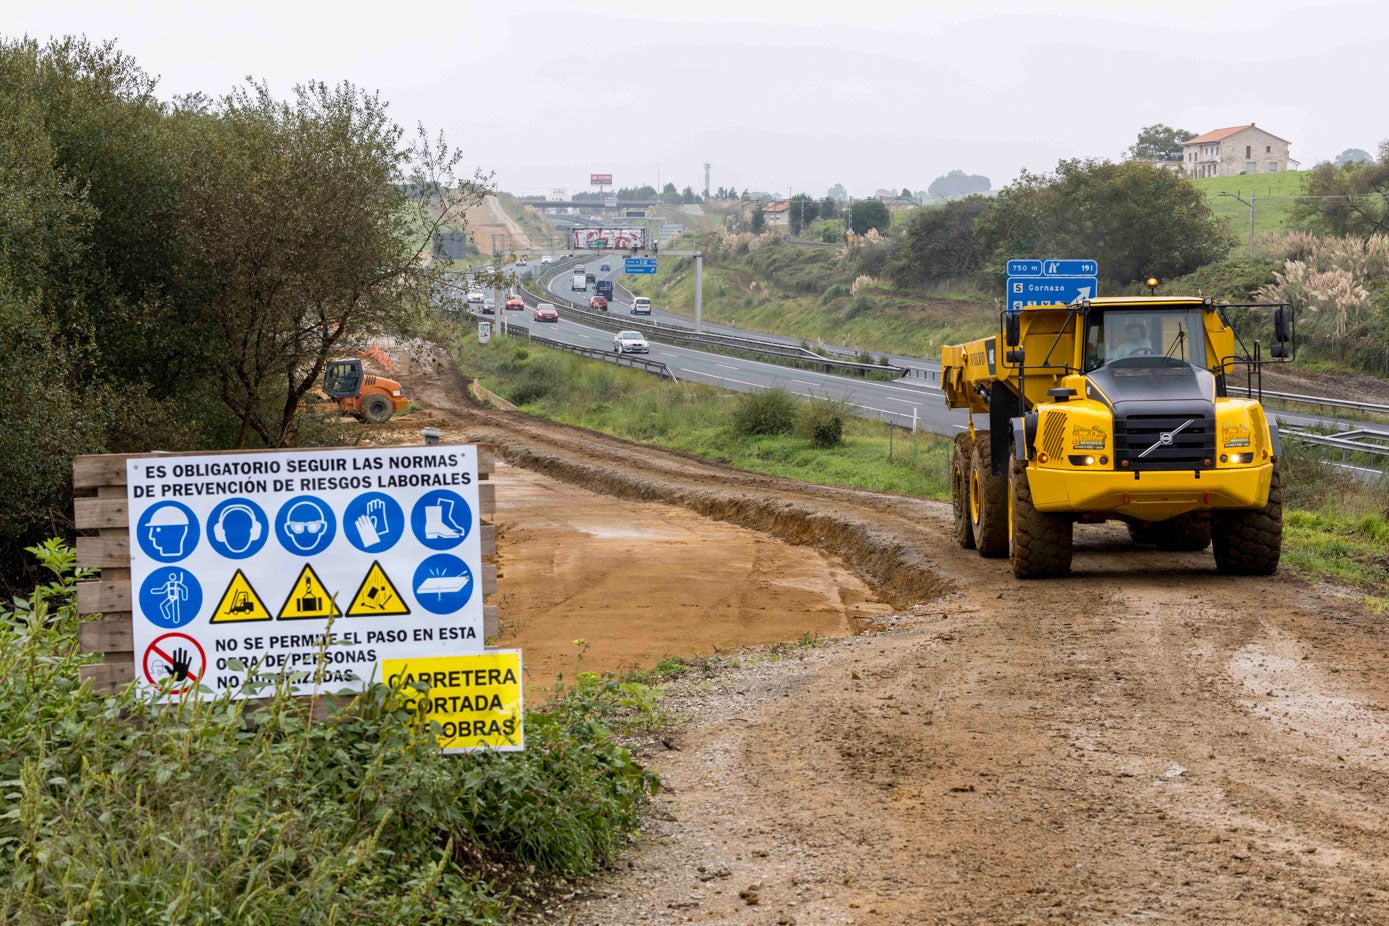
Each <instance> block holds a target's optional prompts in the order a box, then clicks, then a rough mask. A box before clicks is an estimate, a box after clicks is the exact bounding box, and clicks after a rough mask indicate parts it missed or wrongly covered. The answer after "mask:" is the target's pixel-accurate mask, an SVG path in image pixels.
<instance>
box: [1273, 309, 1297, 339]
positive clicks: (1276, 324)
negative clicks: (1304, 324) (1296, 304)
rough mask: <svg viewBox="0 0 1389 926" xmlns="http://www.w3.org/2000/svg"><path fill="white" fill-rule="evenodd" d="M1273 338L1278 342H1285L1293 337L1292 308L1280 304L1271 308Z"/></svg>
mask: <svg viewBox="0 0 1389 926" xmlns="http://www.w3.org/2000/svg"><path fill="white" fill-rule="evenodd" d="M1273 339H1274V340H1275V341H1277V342H1278V343H1279V344H1287V343H1288V342H1289V341H1291V340H1292V339H1293V318H1292V310H1291V309H1290V308H1289V307H1288V306H1285V305H1280V306H1279V307H1278V308H1276V309H1274V310H1273Z"/></svg>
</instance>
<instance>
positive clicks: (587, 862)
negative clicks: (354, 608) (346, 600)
mask: <svg viewBox="0 0 1389 926" xmlns="http://www.w3.org/2000/svg"><path fill="white" fill-rule="evenodd" d="M31 552H33V553H34V554H35V555H36V556H38V557H39V559H40V561H41V562H42V564H43V566H44V567H46V568H47V569H48V570H49V571H51V572H52V573H53V574H54V576H55V581H53V582H52V583H50V584H49V585H46V586H43V587H41V588H39V589H37V590H36V591H35V592H34V593H33V595H32V596H31V597H30V598H27V599H25V598H19V599H16V600H15V601H14V605H13V607H12V608H10V609H6V608H0V711H3V713H4V717H5V723H4V724H3V725H2V726H0V781H3V782H4V785H5V800H6V807H7V808H9V811H8V812H6V813H3V814H0V922H6V923H9V922H14V923H57V922H64V921H66V922H111V923H120V922H130V923H195V922H214V921H216V922H220V921H222V920H227V921H231V922H237V923H251V924H267V926H269V924H276V926H278V924H285V923H288V924H300V923H304V924H307V923H328V922H333V921H335V920H336V921H338V922H342V921H343V920H344V918H346V919H349V920H351V919H354V918H360V919H361V920H362V921H364V922H381V923H402V922H409V923H438V924H443V923H457V922H468V923H483V924H488V923H504V922H509V921H510V915H511V910H512V909H513V907H514V902H513V901H512V900H510V899H508V898H507V896H506V891H507V888H506V886H505V885H506V883H513V884H518V885H520V884H525V883H527V882H529V881H530V880H531V873H532V872H533V873H536V874H538V875H540V876H550V877H554V876H563V877H572V876H576V875H580V874H583V873H587V872H590V871H592V870H594V869H595V868H596V867H597V866H599V865H601V864H603V863H604V862H606V861H608V860H610V859H611V858H612V857H613V855H614V854H615V852H616V851H617V849H618V848H619V847H620V846H621V845H623V844H624V843H625V840H626V838H627V835H628V833H630V832H631V831H632V830H633V829H634V827H635V825H636V823H637V815H638V813H639V811H640V808H641V805H642V803H643V801H644V799H645V797H646V796H647V795H648V794H649V793H651V792H652V791H654V789H655V787H656V780H655V778H654V777H653V776H652V775H650V773H648V772H646V771H645V770H643V769H642V768H641V767H640V766H638V765H637V763H636V762H635V761H634V760H633V759H632V758H631V756H630V755H629V754H628V752H627V751H626V750H625V749H623V748H621V747H619V746H618V745H617V744H616V743H615V742H614V741H613V738H612V735H611V733H610V731H609V729H608V727H607V725H606V723H605V718H607V717H613V716H618V714H619V710H625V711H627V712H628V713H630V709H629V708H626V707H625V706H624V705H623V703H622V699H623V698H627V697H629V695H627V694H625V693H624V692H623V691H621V690H612V691H609V690H608V688H606V687H602V686H598V687H595V686H592V685H590V686H587V688H586V689H585V690H583V691H578V690H575V691H571V692H563V693H561V696H560V697H557V698H556V699H555V700H553V701H552V702H550V703H549V704H547V705H546V707H545V708H544V709H542V710H541V711H531V712H528V713H527V717H526V751H525V752H523V753H512V754H500V753H474V754H469V755H461V756H456V755H443V754H441V753H440V752H439V750H438V747H437V745H436V743H435V741H434V739H433V737H432V736H431V735H429V734H427V733H422V731H420V730H419V729H417V728H416V727H413V726H412V725H411V724H410V723H408V722H407V718H408V715H407V713H406V712H405V710H404V708H403V707H402V706H400V703H399V701H400V699H398V698H397V697H395V694H394V692H392V691H391V689H389V688H387V687H385V686H377V687H376V688H374V689H372V690H371V691H368V692H366V693H363V694H361V695H359V696H357V697H355V698H352V699H351V700H350V701H347V702H346V703H343V704H340V705H337V706H336V707H335V708H333V709H332V710H331V712H330V714H329V716H328V717H326V718H324V719H314V718H313V717H312V716H311V714H310V711H309V705H308V702H307V701H306V700H304V699H295V698H290V697H287V696H285V695H284V694H283V693H278V694H274V695H273V696H271V697H269V698H268V700H265V701H262V702H259V703H254V702H249V701H230V700H228V699H227V698H220V699H217V700H214V701H201V702H199V701H183V702H175V703H170V704H164V705H161V704H157V703H154V701H153V700H152V699H150V698H144V697H140V696H137V695H136V694H135V692H134V689H133V688H127V689H126V690H125V691H124V692H122V693H121V694H119V695H116V696H112V697H109V698H108V697H104V696H102V695H99V694H97V693H96V692H95V691H94V690H93V689H92V687H91V686H90V685H79V684H78V683H77V676H78V668H79V666H80V665H82V664H83V663H86V662H90V661H91V657H90V656H87V655H85V654H83V653H81V652H80V651H79V648H78V646H77V627H78V619H77V616H76V614H75V613H74V606H73V602H74V597H75V586H74V584H73V579H74V578H75V577H76V575H75V570H74V569H73V555H72V552H71V550H69V549H67V548H66V547H64V546H63V545H62V544H61V543H60V542H58V541H51V542H49V543H48V544H46V545H44V546H42V547H34V548H31ZM532 866H533V867H532ZM345 911H350V913H348V914H347V915H346V917H345V916H344V912H345Z"/></svg>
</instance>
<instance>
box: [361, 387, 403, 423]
mask: <svg viewBox="0 0 1389 926" xmlns="http://www.w3.org/2000/svg"><path fill="white" fill-rule="evenodd" d="M394 413H395V406H394V405H392V404H391V400H390V399H388V398H386V397H385V396H383V395H382V394H381V393H379V392H378V393H375V394H373V395H369V396H367V397H366V398H365V399H363V400H362V417H363V418H365V419H366V420H367V421H370V422H371V423H372V424H384V423H385V422H387V421H390V420H391V415H393V414H394Z"/></svg>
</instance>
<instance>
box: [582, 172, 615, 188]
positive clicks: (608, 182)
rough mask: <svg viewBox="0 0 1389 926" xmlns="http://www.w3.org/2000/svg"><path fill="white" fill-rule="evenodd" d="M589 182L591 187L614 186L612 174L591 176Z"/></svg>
mask: <svg viewBox="0 0 1389 926" xmlns="http://www.w3.org/2000/svg"><path fill="white" fill-rule="evenodd" d="M588 182H589V185H591V186H612V184H613V175H612V174H589V175H588Z"/></svg>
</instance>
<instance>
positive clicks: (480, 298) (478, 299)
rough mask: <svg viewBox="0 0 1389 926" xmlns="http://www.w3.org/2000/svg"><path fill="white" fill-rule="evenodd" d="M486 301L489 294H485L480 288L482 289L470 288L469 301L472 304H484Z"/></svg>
mask: <svg viewBox="0 0 1389 926" xmlns="http://www.w3.org/2000/svg"><path fill="white" fill-rule="evenodd" d="M486 301H487V296H486V295H484V294H483V292H482V290H480V289H474V290H469V292H468V303H469V304H470V305H482V304H483V303H484V302H486Z"/></svg>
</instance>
